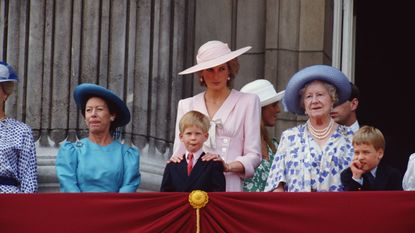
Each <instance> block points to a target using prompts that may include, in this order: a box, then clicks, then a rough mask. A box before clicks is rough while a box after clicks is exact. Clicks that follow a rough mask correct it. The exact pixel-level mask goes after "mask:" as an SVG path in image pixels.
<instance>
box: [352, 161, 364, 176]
mask: <svg viewBox="0 0 415 233" xmlns="http://www.w3.org/2000/svg"><path fill="white" fill-rule="evenodd" d="M362 167H363V166H362V164H361V163H360V162H359V160H357V159H354V160H353V161H352V164H350V169H351V170H352V174H353V178H355V179H360V178H361V177H362V175H363V173H365V171H364V170H362Z"/></svg>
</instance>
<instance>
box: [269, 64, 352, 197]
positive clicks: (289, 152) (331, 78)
mask: <svg viewBox="0 0 415 233" xmlns="http://www.w3.org/2000/svg"><path fill="white" fill-rule="evenodd" d="M350 91H351V90H350V84H349V81H348V79H347V77H346V76H345V75H344V74H343V73H342V72H341V71H339V70H337V69H336V68H333V67H331V66H326V65H314V66H310V67H307V68H305V69H302V70H300V71H299V72H297V73H296V74H294V76H293V77H292V78H291V79H290V80H289V82H288V84H287V87H286V89H285V97H284V101H283V102H284V104H285V106H286V107H287V110H288V111H289V112H292V113H295V114H299V115H303V114H305V115H307V116H308V120H307V122H306V123H305V124H301V125H299V126H296V127H293V128H290V129H288V130H286V131H284V132H283V133H282V136H281V142H280V144H279V146H278V149H277V153H276V154H275V158H274V162H273V164H272V167H271V172H270V174H269V176H268V180H267V185H266V187H265V191H288V192H311V191H317V192H324V191H342V190H343V187H342V185H341V182H340V173H341V172H342V171H343V170H344V169H346V168H347V167H348V166H349V165H350V163H351V160H352V158H353V147H352V135H353V132H352V131H351V130H350V128H348V127H346V126H342V125H338V124H337V123H335V122H334V120H333V119H332V118H331V116H330V112H331V110H332V109H333V107H334V106H335V105H337V104H341V103H343V102H344V101H346V100H347V99H348V98H349V95H350Z"/></svg>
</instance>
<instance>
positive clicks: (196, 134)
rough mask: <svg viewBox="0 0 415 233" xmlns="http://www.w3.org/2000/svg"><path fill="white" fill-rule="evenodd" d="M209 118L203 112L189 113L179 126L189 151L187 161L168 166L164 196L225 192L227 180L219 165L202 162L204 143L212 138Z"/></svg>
mask: <svg viewBox="0 0 415 233" xmlns="http://www.w3.org/2000/svg"><path fill="white" fill-rule="evenodd" d="M209 127H210V121H209V118H208V117H207V116H206V115H204V114H203V113H201V112H198V111H190V112H187V113H186V114H184V115H183V117H182V119H180V122H179V129H180V134H179V137H180V140H181V141H182V142H183V144H184V146H185V148H186V153H185V156H186V159H183V160H182V161H181V162H180V163H168V164H167V165H166V168H165V169H164V174H163V180H162V182H161V187H160V191H161V192H191V191H193V190H203V191H205V192H224V191H225V176H224V175H223V165H222V163H221V162H220V161H214V160H210V161H203V160H202V156H203V155H204V154H205V152H203V143H204V142H205V141H206V140H207V139H208V137H209V133H208V131H209Z"/></svg>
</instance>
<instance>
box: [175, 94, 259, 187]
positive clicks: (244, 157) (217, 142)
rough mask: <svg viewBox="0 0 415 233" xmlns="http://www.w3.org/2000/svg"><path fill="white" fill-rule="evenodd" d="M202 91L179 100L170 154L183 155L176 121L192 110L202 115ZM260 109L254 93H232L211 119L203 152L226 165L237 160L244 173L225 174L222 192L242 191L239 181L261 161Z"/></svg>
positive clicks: (203, 103) (252, 171) (250, 174)
mask: <svg viewBox="0 0 415 233" xmlns="http://www.w3.org/2000/svg"><path fill="white" fill-rule="evenodd" d="M204 94H205V92H202V93H200V94H197V95H195V96H193V97H190V98H187V99H182V100H180V101H179V104H178V108H177V118H176V134H175V135H176V136H175V139H174V148H173V152H174V153H173V154H174V155H179V154H184V153H185V148H184V145H183V143H182V142H181V141H180V139H179V121H180V119H181V117H182V116H183V115H184V114H185V113H186V112H188V111H191V110H196V111H199V112H201V113H203V114H205V115H206V116H209V115H208V111H207V108H206V103H205V98H204ZM260 119H261V106H260V102H259V97H258V96H257V95H254V94H248V93H242V92H239V91H237V90H232V91H231V93H230V95H229V96H228V98H226V100H225V102H224V103H223V104H222V106H221V107H220V108H219V110H218V111H217V112H216V114H215V115H214V116H213V119H211V129H210V130H209V139H208V140H207V141H206V143H205V145H204V147H203V150H204V151H205V152H210V153H215V154H219V155H220V156H222V158H223V159H224V160H225V161H226V162H227V163H229V162H233V161H239V162H241V163H242V164H243V165H244V167H245V174H237V173H232V172H225V179H226V191H227V192H239V191H242V179H243V178H250V177H252V176H253V175H254V172H255V169H256V168H257V167H258V166H259V164H260V162H261V158H262V157H261V135H260Z"/></svg>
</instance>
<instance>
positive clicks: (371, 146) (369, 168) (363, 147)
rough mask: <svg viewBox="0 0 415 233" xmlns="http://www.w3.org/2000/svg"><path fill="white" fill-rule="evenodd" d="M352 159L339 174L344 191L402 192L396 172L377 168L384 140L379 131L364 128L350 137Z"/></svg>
mask: <svg viewBox="0 0 415 233" xmlns="http://www.w3.org/2000/svg"><path fill="white" fill-rule="evenodd" d="M353 147H354V158H353V161H352V163H351V165H350V167H349V168H347V169H346V170H344V171H343V172H342V173H341V182H342V184H343V186H344V190H345V191H357V190H362V191H377V190H402V177H401V174H400V172H399V171H398V170H397V169H394V168H391V167H388V166H384V165H380V164H379V163H380V160H381V159H382V157H383V154H384V151H385V139H384V137H383V134H382V132H380V130H378V129H376V128H374V127H371V126H363V127H362V128H360V129H359V130H358V131H356V133H355V134H354V136H353Z"/></svg>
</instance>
